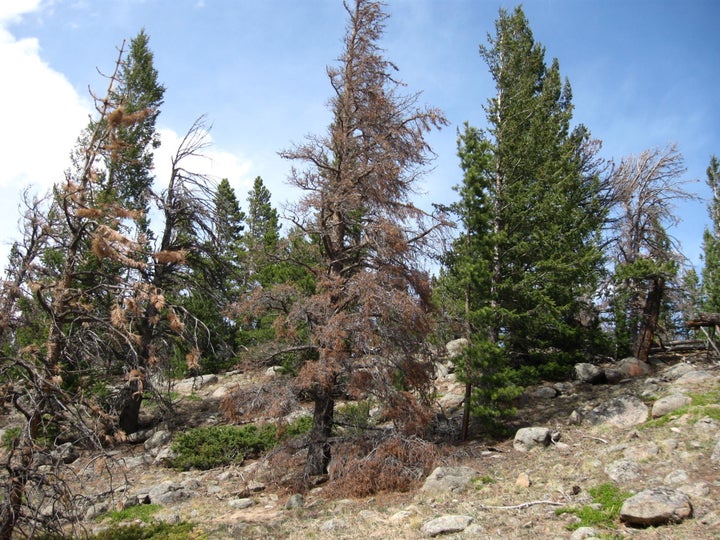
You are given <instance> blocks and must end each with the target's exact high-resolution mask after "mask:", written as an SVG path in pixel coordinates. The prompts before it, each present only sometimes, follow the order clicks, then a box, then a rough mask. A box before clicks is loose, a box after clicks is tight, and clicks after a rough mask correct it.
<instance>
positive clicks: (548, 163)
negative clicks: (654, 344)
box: [451, 7, 608, 419]
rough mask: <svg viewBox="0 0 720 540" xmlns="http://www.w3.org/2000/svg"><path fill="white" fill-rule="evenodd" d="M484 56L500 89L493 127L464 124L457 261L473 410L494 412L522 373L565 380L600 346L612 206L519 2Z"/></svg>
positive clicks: (564, 89)
mask: <svg viewBox="0 0 720 540" xmlns="http://www.w3.org/2000/svg"><path fill="white" fill-rule="evenodd" d="M480 54H481V56H482V57H483V59H484V60H485V61H486V63H487V65H488V67H489V69H490V73H491V75H492V77H493V80H494V81H495V86H496V94H495V96H494V97H493V98H491V99H490V100H489V101H488V104H487V105H486V107H485V111H486V115H487V124H488V128H487V130H477V129H475V128H470V127H466V129H465V132H464V133H463V134H462V135H461V138H460V152H459V153H460V158H461V166H462V168H463V171H464V173H465V176H464V179H463V184H462V185H461V187H460V193H461V201H460V202H459V203H458V205H457V206H456V207H455V210H456V211H457V212H458V213H459V215H460V216H461V219H462V222H463V224H464V227H465V231H464V235H463V236H461V237H460V239H459V240H458V242H457V243H456V244H455V246H454V247H453V252H454V253H453V255H452V257H451V260H452V261H453V262H452V266H453V268H454V269H453V270H452V271H453V272H458V271H459V272H460V275H461V276H464V277H463V279H464V283H465V287H466V291H465V295H466V300H467V305H468V308H467V318H468V324H469V327H470V328H471V330H470V331H469V335H470V336H471V338H472V343H471V346H470V347H469V348H468V350H467V351H466V354H465V355H464V356H463V357H461V358H460V360H459V362H460V363H461V366H459V367H460V368H461V373H462V375H463V377H465V379H466V383H467V384H468V385H473V384H475V385H478V388H477V391H476V392H475V394H474V399H473V401H474V403H475V406H474V407H475V412H476V413H477V414H479V415H481V416H483V417H484V418H487V419H492V418H494V417H496V416H497V415H498V414H500V413H501V411H503V410H505V409H506V404H505V403H503V401H508V400H511V399H512V397H513V396H514V395H516V393H517V391H518V390H517V387H516V383H517V382H518V381H519V380H520V379H519V378H518V373H519V372H517V370H520V371H521V372H522V371H523V370H526V369H527V368H530V369H531V372H532V371H535V370H539V371H540V372H541V373H542V374H544V375H546V376H554V375H559V374H560V372H562V371H563V370H564V369H567V367H566V366H568V365H569V364H570V362H572V361H573V358H574V357H576V356H577V355H582V354H584V353H585V352H587V351H588V349H590V348H591V347H592V345H593V341H594V339H595V337H594V336H595V332H596V328H595V327H594V325H593V323H592V321H593V318H592V317H586V316H585V315H586V312H587V311H589V310H590V302H589V298H590V296H591V294H592V293H593V292H594V290H595V288H596V285H597V283H598V280H599V277H600V275H601V263H602V252H601V249H600V245H599V238H600V231H601V227H602V224H603V222H604V219H605V216H606V214H607V209H608V202H607V200H606V199H605V197H604V190H605V189H607V188H606V186H604V184H603V182H602V179H601V177H600V170H601V168H600V163H599V162H598V160H597V159H596V158H595V155H596V153H597V149H598V143H597V142H596V141H593V140H592V139H591V138H590V135H589V133H588V131H587V129H586V128H585V127H584V126H578V127H576V128H574V129H572V128H571V125H570V122H571V119H572V109H573V107H572V93H571V89H570V84H569V82H567V81H564V82H563V81H562V79H561V77H560V69H559V63H558V61H557V60H553V61H552V63H551V64H550V65H547V64H546V63H545V50H544V48H543V47H542V45H540V44H539V43H537V42H536V41H535V39H534V37H533V34H532V31H531V30H530V27H529V24H528V21H527V19H526V18H525V15H524V13H523V11H522V9H521V8H520V7H518V8H516V9H515V10H514V11H513V12H511V13H509V12H507V11H505V10H503V9H501V10H500V15H499V18H498V19H497V21H496V24H495V34H494V35H492V36H489V41H488V45H486V46H485V45H483V46H481V47H480ZM475 250H479V253H480V255H479V256H476V255H475V253H474V251H475ZM513 370H514V371H515V372H516V373H515V374H513ZM478 377H480V378H478ZM469 389H470V386H468V391H469Z"/></svg>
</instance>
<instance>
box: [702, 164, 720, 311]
mask: <svg viewBox="0 0 720 540" xmlns="http://www.w3.org/2000/svg"><path fill="white" fill-rule="evenodd" d="M707 184H708V186H709V187H710V192H711V193H712V200H711V201H710V204H709V206H708V210H709V213H710V221H711V225H710V227H709V228H706V229H705V232H704V234H703V260H704V264H703V269H702V303H701V306H700V308H701V309H702V311H706V312H710V313H720V161H719V160H718V159H717V158H716V157H715V156H713V157H712V158H711V159H710V165H709V166H708V168H707Z"/></svg>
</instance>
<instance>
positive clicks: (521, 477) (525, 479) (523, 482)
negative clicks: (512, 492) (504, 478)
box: [515, 472, 532, 488]
mask: <svg viewBox="0 0 720 540" xmlns="http://www.w3.org/2000/svg"><path fill="white" fill-rule="evenodd" d="M515 485H516V486H518V487H522V488H529V487H530V486H531V485H532V482H530V477H529V476H528V474H527V473H524V472H521V473H520V474H518V477H517V480H515Z"/></svg>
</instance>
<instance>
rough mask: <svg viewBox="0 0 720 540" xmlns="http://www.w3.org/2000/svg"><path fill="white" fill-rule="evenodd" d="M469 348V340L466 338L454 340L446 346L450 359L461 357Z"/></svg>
mask: <svg viewBox="0 0 720 540" xmlns="http://www.w3.org/2000/svg"><path fill="white" fill-rule="evenodd" d="M467 346H468V340H467V339H465V338H460V339H453V340H452V341H449V342H448V343H447V345H445V350H446V351H447V354H448V356H449V357H450V358H456V357H458V356H460V355H461V354H462V353H463V351H464V350H465V349H466V348H467Z"/></svg>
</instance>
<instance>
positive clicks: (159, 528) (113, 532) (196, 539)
mask: <svg viewBox="0 0 720 540" xmlns="http://www.w3.org/2000/svg"><path fill="white" fill-rule="evenodd" d="M206 539H207V536H206V535H205V534H203V533H202V531H199V530H196V529H195V525H193V524H192V523H186V522H183V523H175V524H173V525H171V524H169V523H161V522H156V523H152V524H150V525H139V524H133V525H122V526H115V527H110V528H109V529H106V530H104V531H102V532H99V533H97V534H95V535H93V536H91V537H90V540H206Z"/></svg>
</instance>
